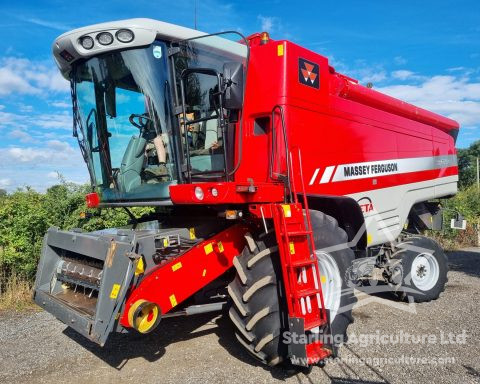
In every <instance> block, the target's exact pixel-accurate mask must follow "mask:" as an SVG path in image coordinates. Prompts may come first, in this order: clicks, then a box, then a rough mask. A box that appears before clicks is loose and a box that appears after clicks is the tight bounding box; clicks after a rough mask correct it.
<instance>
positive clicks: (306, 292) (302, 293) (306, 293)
mask: <svg viewBox="0 0 480 384" xmlns="http://www.w3.org/2000/svg"><path fill="white" fill-rule="evenodd" d="M317 293H320V289H317V288H310V289H300V290H298V291H296V292H293V294H292V296H293V297H295V298H296V299H300V298H302V297H307V296H314V295H316V294H317Z"/></svg>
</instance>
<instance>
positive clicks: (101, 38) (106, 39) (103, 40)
mask: <svg viewBox="0 0 480 384" xmlns="http://www.w3.org/2000/svg"><path fill="white" fill-rule="evenodd" d="M97 40H98V42H99V43H100V44H102V45H110V44H112V43H113V36H112V34H111V33H108V32H102V33H99V34H98V35H97Z"/></svg>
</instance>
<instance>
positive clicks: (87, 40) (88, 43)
mask: <svg viewBox="0 0 480 384" xmlns="http://www.w3.org/2000/svg"><path fill="white" fill-rule="evenodd" d="M80 44H82V47H83V48H85V49H92V48H93V44H94V42H93V39H92V38H91V37H90V36H85V37H82V38H81V39H80Z"/></svg>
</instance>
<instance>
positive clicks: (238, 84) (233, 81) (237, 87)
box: [223, 63, 244, 109]
mask: <svg viewBox="0 0 480 384" xmlns="http://www.w3.org/2000/svg"><path fill="white" fill-rule="evenodd" d="M223 78H224V81H225V84H226V87H225V96H224V104H225V105H224V107H225V108H226V109H241V108H242V105H243V81H244V79H243V65H242V64H241V63H225V64H224V65H223Z"/></svg>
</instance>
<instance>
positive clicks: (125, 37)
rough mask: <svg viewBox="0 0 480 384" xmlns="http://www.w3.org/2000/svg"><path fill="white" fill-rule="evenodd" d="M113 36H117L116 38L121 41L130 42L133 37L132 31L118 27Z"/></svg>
mask: <svg viewBox="0 0 480 384" xmlns="http://www.w3.org/2000/svg"><path fill="white" fill-rule="evenodd" d="M115 36H116V37H117V40H118V41H120V42H121V43H130V42H131V41H132V40H133V38H134V37H135V35H134V34H133V32H132V31H130V30H129V29H120V30H118V31H117V33H116V34H115Z"/></svg>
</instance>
